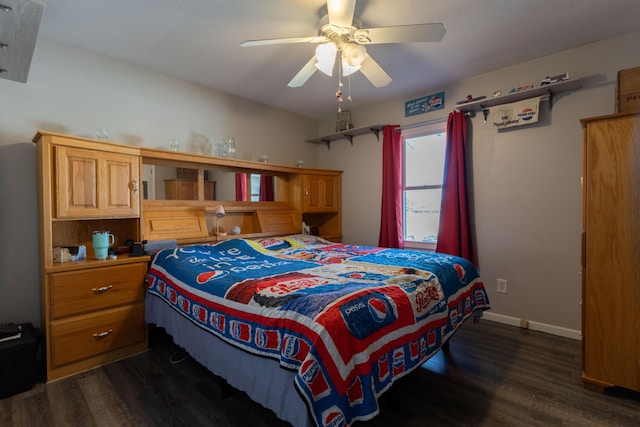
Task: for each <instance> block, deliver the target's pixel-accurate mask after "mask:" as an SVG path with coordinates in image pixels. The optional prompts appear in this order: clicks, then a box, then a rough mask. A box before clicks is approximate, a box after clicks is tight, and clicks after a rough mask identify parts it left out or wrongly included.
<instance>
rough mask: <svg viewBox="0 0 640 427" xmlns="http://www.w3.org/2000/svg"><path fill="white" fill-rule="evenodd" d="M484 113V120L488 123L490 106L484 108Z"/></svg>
mask: <svg viewBox="0 0 640 427" xmlns="http://www.w3.org/2000/svg"><path fill="white" fill-rule="evenodd" d="M482 115H483V116H484V122H485V123H487V117H489V109H488V108H483V109H482Z"/></svg>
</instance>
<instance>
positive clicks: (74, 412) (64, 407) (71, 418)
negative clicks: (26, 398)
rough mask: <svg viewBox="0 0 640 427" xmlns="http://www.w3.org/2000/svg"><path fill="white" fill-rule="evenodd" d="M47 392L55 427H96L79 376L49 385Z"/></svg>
mask: <svg viewBox="0 0 640 427" xmlns="http://www.w3.org/2000/svg"><path fill="white" fill-rule="evenodd" d="M79 375H83V374H79ZM46 390H47V399H48V401H49V407H50V408H51V410H52V414H53V416H52V422H53V424H54V425H60V426H72V425H81V426H85V427H95V426H96V423H95V420H94V419H93V416H92V415H91V411H90V409H89V407H88V406H87V402H86V400H85V398H84V394H83V392H82V389H81V388H80V386H79V385H78V376H73V377H69V378H64V379H61V380H58V381H54V382H51V383H48V384H47V385H46Z"/></svg>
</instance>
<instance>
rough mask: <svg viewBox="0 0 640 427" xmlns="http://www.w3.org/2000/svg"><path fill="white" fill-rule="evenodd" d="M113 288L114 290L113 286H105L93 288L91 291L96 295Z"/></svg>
mask: <svg viewBox="0 0 640 427" xmlns="http://www.w3.org/2000/svg"><path fill="white" fill-rule="evenodd" d="M111 288H113V285H109V286H103V287H101V288H93V289H91V292H93V293H94V294H103V293H105V292H107V291H108V290H109V289H111Z"/></svg>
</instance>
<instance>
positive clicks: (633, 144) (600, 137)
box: [581, 113, 640, 391]
mask: <svg viewBox="0 0 640 427" xmlns="http://www.w3.org/2000/svg"><path fill="white" fill-rule="evenodd" d="M581 123H582V127H583V129H584V163H583V241H582V299H583V301H582V333H583V342H582V345H583V373H582V378H583V381H584V384H585V387H588V388H591V389H595V390H598V391H604V389H605V388H607V387H611V386H620V387H624V388H628V389H632V390H636V391H640V114H638V113H632V114H614V115H609V116H602V117H594V118H588V119H583V120H581Z"/></svg>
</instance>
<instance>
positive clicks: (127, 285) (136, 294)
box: [50, 262, 147, 319]
mask: <svg viewBox="0 0 640 427" xmlns="http://www.w3.org/2000/svg"><path fill="white" fill-rule="evenodd" d="M146 274H147V263H146V262H138V263H135V264H124V265H117V266H112V267H102V268H93V269H90V270H78V271H68V272H64V273H55V274H52V275H51V276H50V280H51V283H50V290H51V291H50V292H51V306H50V309H51V318H52V319H60V318H62V317H66V316H70V315H75V314H80V313H87V312H92V311H96V310H102V309H104V308H109V307H115V306H118V305H122V304H130V303H133V302H137V301H142V300H143V299H144V291H145V286H144V278H145V275H146Z"/></svg>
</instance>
